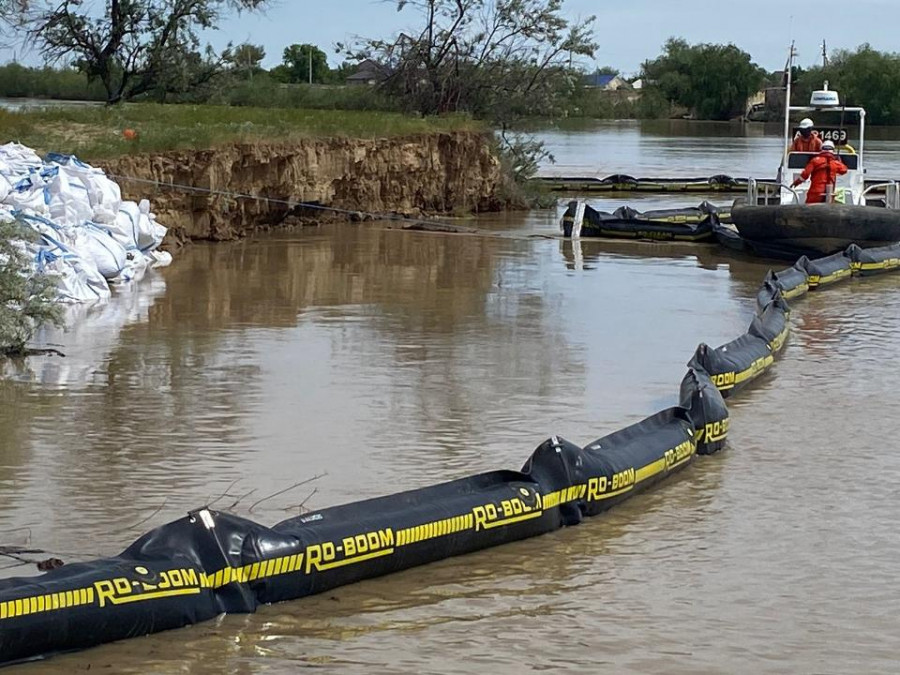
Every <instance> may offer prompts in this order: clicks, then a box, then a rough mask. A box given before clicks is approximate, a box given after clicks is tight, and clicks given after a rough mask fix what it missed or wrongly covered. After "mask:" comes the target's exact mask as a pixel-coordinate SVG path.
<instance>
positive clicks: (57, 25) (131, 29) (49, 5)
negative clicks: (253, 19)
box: [22, 0, 266, 103]
mask: <svg viewBox="0 0 900 675" xmlns="http://www.w3.org/2000/svg"><path fill="white" fill-rule="evenodd" d="M265 4H266V0H108V2H105V3H104V8H103V12H102V15H101V16H98V15H97V10H96V9H94V8H93V7H92V6H85V3H84V2H82V0H35V1H34V2H31V3H30V5H31V7H30V9H29V10H28V11H27V12H26V14H25V15H24V16H23V18H22V25H23V26H25V27H26V28H27V32H28V36H29V37H30V39H31V40H33V41H34V43H35V44H36V45H37V46H38V48H39V49H40V52H41V54H42V55H43V56H44V58H45V59H46V60H48V61H49V62H59V61H61V60H63V59H70V60H74V61H75V62H76V63H77V64H78V65H79V67H80V68H81V69H82V70H83V71H84V72H85V73H86V74H87V75H88V77H89V78H91V79H92V80H95V79H96V80H99V81H100V82H102V83H103V87H104V89H105V90H106V93H107V102H108V103H118V102H119V101H124V100H127V99H129V98H133V97H134V96H137V95H139V94H142V93H145V92H148V91H152V90H154V89H159V87H160V83H161V82H164V81H165V75H166V74H167V73H169V72H171V71H172V70H173V69H176V70H178V71H179V72H180V73H181V74H184V75H187V76H188V79H189V80H190V81H189V82H182V83H181V84H182V86H187V87H190V86H192V85H193V84H194V81H195V80H199V81H200V82H203V81H207V80H208V79H209V78H210V77H211V73H212V72H213V71H215V70H217V69H218V68H219V65H220V64H219V62H218V60H217V59H216V58H215V56H214V54H212V52H211V51H210V50H207V51H206V53H205V55H203V54H201V52H200V50H199V45H200V41H199V38H198V36H197V31H198V30H202V29H211V28H215V26H216V23H217V22H218V20H219V18H220V17H221V16H222V14H223V13H224V12H226V11H228V10H237V11H242V10H256V9H259V8H261V7H263V6H264V5H265ZM186 65H192V66H193V67H192V68H187V69H186V68H185V66H186Z"/></svg>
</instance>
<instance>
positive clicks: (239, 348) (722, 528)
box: [0, 198, 900, 674]
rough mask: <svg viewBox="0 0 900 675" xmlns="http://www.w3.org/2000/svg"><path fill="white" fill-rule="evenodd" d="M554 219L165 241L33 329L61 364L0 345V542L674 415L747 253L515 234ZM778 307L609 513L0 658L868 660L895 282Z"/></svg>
mask: <svg viewBox="0 0 900 675" xmlns="http://www.w3.org/2000/svg"><path fill="white" fill-rule="evenodd" d="M693 199H695V198H693ZM620 201H621V199H620ZM662 203H669V202H666V200H665V199H664V198H663V199H662ZM556 216H557V214H556V213H554V212H552V211H551V212H539V213H532V214H513V215H509V216H490V217H485V218H482V219H481V220H480V221H479V223H478V224H479V226H480V227H483V228H485V229H487V230H495V231H496V232H497V233H499V234H502V235H504V236H500V237H490V236H461V235H444V234H429V233H417V232H403V231H398V230H395V229H388V228H387V227H386V226H385V225H384V224H381V223H370V224H365V225H352V224H348V225H334V226H327V227H321V228H315V229H304V230H298V231H291V232H280V233H273V234H268V235H264V236H259V237H257V238H254V239H252V240H246V241H241V242H236V243H226V244H217V245H204V244H198V245H195V246H191V247H189V248H186V249H184V250H182V251H180V252H179V253H178V255H177V257H176V262H175V264H174V265H173V266H172V267H171V268H169V269H166V270H163V271H161V272H159V273H155V274H153V275H152V276H151V277H149V278H148V279H145V280H144V282H143V283H142V284H141V285H140V286H138V287H137V288H136V289H135V291H134V292H132V293H127V292H123V293H119V294H118V295H117V297H116V298H114V300H113V301H112V302H111V303H109V304H108V305H106V306H104V307H101V308H95V309H93V310H91V311H84V310H82V311H81V315H80V316H79V317H78V320H77V321H76V322H75V323H74V324H73V327H72V328H71V329H69V330H68V331H67V332H62V333H60V332H57V333H52V334H51V333H48V334H45V335H44V336H43V339H44V340H46V341H48V342H52V343H54V344H59V345H61V348H62V349H63V351H65V352H66V353H67V354H68V356H67V357H66V358H65V359H59V358H49V357H47V358H44V357H40V358H34V359H32V360H31V361H30V363H28V364H27V365H21V364H20V365H15V364H13V365H7V368H6V373H5V374H6V377H5V379H4V380H2V381H0V397H2V398H0V401H2V405H0V506H2V508H0V533H2V537H0V538H2V542H0V543H4V544H21V545H26V544H27V545H33V546H36V547H40V548H43V549H46V550H47V551H49V552H51V553H52V554H54V555H58V556H59V557H61V558H63V559H65V560H68V561H74V560H78V559H85V558H92V557H96V556H102V555H114V554H116V553H118V552H119V551H120V550H121V549H122V548H124V546H125V545H126V544H128V543H129V542H131V541H132V540H133V539H135V538H136V537H137V536H139V535H140V534H141V533H143V532H144V531H146V530H148V529H150V528H151V527H153V526H155V525H158V524H161V523H164V522H167V521H169V520H171V519H174V518H177V517H179V516H180V515H182V514H183V513H184V512H185V511H186V510H188V509H190V508H193V507H196V506H198V505H200V504H203V503H205V502H207V501H210V500H216V499H217V498H220V497H221V496H222V495H223V494H225V493H227V495H228V496H227V497H221V498H220V499H219V501H218V503H217V506H220V507H221V506H227V505H228V504H229V503H233V502H237V504H236V505H235V507H234V509H233V510H234V511H235V512H237V513H239V514H241V515H245V516H249V517H252V518H254V519H256V520H258V521H260V522H263V523H272V522H275V521H277V520H281V519H284V518H286V517H288V516H290V515H291V514H296V513H297V512H298V505H299V504H300V503H302V502H305V503H306V505H307V506H309V507H312V508H321V507H325V506H329V505H333V504H337V503H341V502H346V501H350V500H357V499H363V498H366V497H372V496H377V495H383V494H387V493H391V492H395V491H398V490H403V489H410V488H414V487H419V486H425V485H429V484H432V483H435V482H439V481H443V480H448V479H452V478H457V477H461V476H465V475H468V474H471V473H475V472H479V471H486V470H491V469H495V468H518V467H519V466H521V464H522V462H523V461H524V460H525V458H526V457H527V456H528V455H529V453H530V452H531V450H532V449H533V448H534V447H535V446H536V445H537V444H539V443H540V442H541V441H542V440H544V439H545V438H546V437H547V436H549V435H550V434H554V433H556V434H561V435H562V436H564V437H566V438H568V439H570V440H572V441H575V442H579V443H587V442H589V441H591V440H593V439H594V438H597V437H599V436H600V435H603V434H605V433H608V432H610V431H614V430H616V429H618V428H620V427H622V426H624V425H626V424H628V423H631V422H634V421H637V420H638V419H640V418H642V417H643V416H645V415H648V414H651V413H653V412H655V411H657V410H659V409H661V408H663V407H665V406H668V405H671V404H673V403H674V402H675V400H676V396H677V389H678V383H679V381H680V379H681V377H682V376H683V374H684V372H685V363H686V361H687V360H688V359H689V358H690V356H691V354H692V352H693V350H694V348H695V347H696V346H697V344H698V343H699V342H700V341H706V342H709V343H710V344H713V345H718V344H721V343H723V342H725V341H727V340H730V339H731V338H733V337H735V336H736V335H738V334H739V333H741V332H743V331H744V330H745V329H746V326H747V325H748V323H749V321H750V317H751V313H752V311H753V302H754V298H755V294H756V289H757V287H758V285H759V282H760V280H761V279H762V277H763V275H764V273H765V271H766V270H767V269H768V267H769V263H767V262H765V261H753V260H748V259H743V258H736V257H733V256H730V255H728V254H726V253H723V252H721V251H719V250H717V249H716V248H713V247H710V246H698V245H663V244H642V243H616V242H591V241H585V242H582V243H581V244H580V246H578V245H575V244H573V243H572V242H564V241H560V240H556V239H544V238H535V239H529V238H528V236H527V235H530V234H539V233H552V232H554V231H555V228H556ZM793 306H794V313H793V317H792V327H793V333H792V335H791V337H790V339H789V342H788V345H787V347H786V350H785V352H784V356H783V358H781V359H780V360H779V361H778V363H777V365H776V367H775V368H774V370H773V371H772V372H770V373H769V374H767V375H765V376H764V377H763V378H761V380H760V381H758V382H757V383H755V384H754V385H753V386H752V388H751V389H750V390H749V391H747V392H746V393H744V394H743V395H742V396H741V397H740V398H738V399H736V400H734V401H733V402H732V403H731V405H730V408H731V415H732V418H731V419H732V423H731V424H732V426H731V433H730V435H729V446H728V448H727V449H726V451H725V452H723V453H721V454H719V455H717V456H713V457H709V458H699V459H698V460H697V461H696V462H695V463H694V464H693V465H692V466H691V467H689V468H688V469H687V470H686V471H684V472H682V473H681V474H680V475H679V476H677V477H676V478H674V479H673V480H671V481H669V482H666V483H664V484H662V485H661V486H660V487H659V488H658V489H655V490H654V491H652V492H650V493H648V494H644V495H640V496H638V497H636V498H634V499H632V500H630V501H629V502H627V503H626V504H624V505H622V506H621V507H620V508H617V509H615V510H614V511H612V512H611V513H609V514H607V515H605V516H602V517H598V518H595V519H592V520H589V521H586V522H585V523H584V524H582V525H581V526H579V527H575V528H570V529H567V530H564V531H560V532H557V533H554V534H551V535H547V536H544V537H539V538H535V539H530V540H526V541H523V542H518V543H516V544H512V545H508V546H505V547H500V548H496V549H491V550H488V551H484V552H481V553H477V554H473V555H469V556H464V557H460V558H454V559H449V560H445V561H442V562H440V563H437V564H433V565H429V566H426V567H421V568H417V569H413V570H409V571H406V572H402V573H398V574H395V575H392V576H388V577H383V578H381V579H376V580H370V581H366V582H363V583H360V584H356V585H353V586H348V587H343V588H339V589H336V590H334V591H331V592H329V593H326V594H324V595H321V596H316V597H312V598H306V599H301V600H297V601H293V602H288V603H284V604H280V605H276V606H270V607H264V608H261V609H260V610H259V611H258V612H257V613H256V614H254V615H249V616H228V617H223V618H221V619H219V620H217V621H213V622H209V623H205V624H200V625H198V626H195V627H191V628H186V629H183V630H178V631H170V632H167V633H162V634H159V635H154V636H150V637H146V638H138V639H133V640H128V641H124V642H120V643H116V644H112V645H105V646H102V647H99V648H96V649H92V650H89V651H84V652H80V653H76V654H71V655H65V656H61V657H57V658H55V659H52V660H50V661H47V662H44V663H38V664H33V665H28V666H22V667H20V668H18V669H12V670H10V671H9V672H22V673H45V672H46V673H70V672H85V671H87V670H88V669H90V670H91V671H95V670H96V669H105V670H104V671H103V672H117V673H118V672H122V673H172V672H185V673H221V672H229V673H242V674H243V673H248V674H250V673H254V674H255V673H290V672H295V671H296V670H297V669H298V668H301V667H316V668H319V669H320V670H322V671H324V672H351V673H353V672H359V673H363V672H440V673H468V672H498V673H506V672H523V671H526V672H527V671H541V670H568V671H572V672H635V673H648V672H650V673H673V672H674V673H719V672H748V673H750V672H752V673H759V672H773V673H776V672H829V673H830V672H868V673H871V672H895V671H896V661H897V658H898V654H900V627H898V623H897V619H896V614H897V608H898V607H900V565H898V562H897V561H898V559H900V540H898V537H897V531H898V530H897V525H896V515H897V513H898V510H900V488H898V485H900V453H898V447H897V442H896V436H897V434H896V414H897V412H896V411H897V401H898V397H897V393H896V392H897V391H898V390H900V368H898V367H897V365H896V354H897V351H898V347H900V337H898V336H900V275H898V276H890V277H884V278H879V279H872V280H858V279H855V280H852V281H850V282H847V283H844V284H843V285H840V286H836V287H834V288H831V289H827V290H823V291H821V292H818V293H813V294H810V295H809V296H807V297H806V298H804V299H801V300H798V301H796V302H794V304H793ZM319 474H326V475H324V476H323V477H321V478H319V479H317V480H316V481H314V482H313V483H312V484H310V485H305V486H302V487H300V488H296V489H294V490H288V491H287V492H285V493H284V494H281V495H277V496H275V497H272V498H270V499H266V500H265V501H261V502H260V503H257V502H258V501H259V500H262V499H264V498H265V497H267V496H269V495H272V494H273V493H276V492H278V491H280V490H283V489H285V488H289V487H290V486H291V485H293V484H295V483H296V482H298V481H301V480H304V479H307V478H310V477H313V476H316V475H319ZM313 488H315V493H313V494H310V493H311V492H312V490H313ZM5 564H7V563H5V562H4V563H0V565H5ZM0 573H2V574H3V575H6V576H10V575H13V574H23V573H28V574H30V573H31V572H30V571H28V569H27V568H21V567H20V568H12V569H4V570H2V572H0Z"/></svg>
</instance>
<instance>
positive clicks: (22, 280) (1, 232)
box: [0, 219, 62, 355]
mask: <svg viewBox="0 0 900 675" xmlns="http://www.w3.org/2000/svg"><path fill="white" fill-rule="evenodd" d="M33 236H34V233H33V232H32V231H31V230H30V229H28V228H25V227H24V226H22V225H21V224H19V223H17V222H16V221H11V220H2V219H0V263H2V264H0V354H7V355H12V354H24V353H25V352H26V349H25V345H26V343H27V342H28V341H29V340H30V339H31V338H32V336H33V335H34V331H35V329H36V328H37V327H38V326H39V325H41V324H44V323H53V324H56V325H61V322H62V308H61V307H60V306H59V305H58V304H56V303H55V302H54V299H55V297H56V283H55V280H54V279H53V278H51V277H48V276H47V275H43V274H37V275H35V274H34V273H33V271H32V268H31V262H30V257H29V256H28V254H27V252H26V250H25V248H24V246H23V245H22V242H23V241H24V240H26V239H30V238H33Z"/></svg>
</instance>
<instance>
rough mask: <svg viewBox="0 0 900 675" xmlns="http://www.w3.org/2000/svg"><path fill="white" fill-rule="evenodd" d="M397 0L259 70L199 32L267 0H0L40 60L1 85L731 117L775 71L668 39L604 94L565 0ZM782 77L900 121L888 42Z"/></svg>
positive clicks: (588, 23)
mask: <svg viewBox="0 0 900 675" xmlns="http://www.w3.org/2000/svg"><path fill="white" fill-rule="evenodd" d="M395 1H396V2H397V9H398V10H402V11H405V12H407V13H409V12H416V13H418V18H419V21H418V27H417V29H416V30H415V31H408V32H406V33H400V34H399V35H398V36H396V37H394V38H391V39H381V38H371V39H363V40H361V41H359V42H358V43H357V44H353V45H337V50H338V53H339V54H341V55H342V57H343V62H342V63H341V65H339V66H338V67H336V68H332V67H330V66H329V63H328V57H327V54H326V53H325V52H324V51H323V50H322V49H321V48H319V47H318V46H316V45H312V44H292V45H289V46H287V47H285V48H284V50H283V51H282V54H281V56H282V59H281V63H280V64H279V65H277V66H275V67H273V68H270V69H266V68H264V67H263V66H262V63H263V61H264V59H265V57H266V52H265V49H264V48H263V47H262V46H261V45H254V44H251V43H244V44H239V45H236V46H232V45H229V46H228V47H227V48H226V49H225V50H223V51H222V52H220V53H215V52H214V51H213V50H212V49H211V48H210V47H208V46H207V47H205V48H201V45H200V40H199V37H198V31H199V30H201V29H209V28H214V27H215V26H216V25H217V23H218V22H219V20H220V19H221V18H222V16H223V15H224V14H225V13H226V12H228V11H234V10H237V11H259V10H261V9H264V8H265V7H266V4H267V1H266V0H130V2H127V3H125V2H115V1H111V2H109V3H107V4H106V14H105V16H103V17H97V16H93V15H90V14H89V10H88V9H84V8H82V4H81V3H76V2H62V3H59V2H47V1H42V0H0V18H5V20H6V23H7V25H14V26H15V27H16V29H17V30H18V32H19V33H20V34H26V35H28V36H29V39H30V40H31V42H32V43H33V44H34V45H35V46H36V47H37V48H38V49H39V52H40V53H41V55H42V56H43V57H44V59H45V61H46V62H47V64H48V65H45V66H44V67H41V68H28V67H25V66H22V65H19V64H15V63H12V64H7V65H5V66H2V67H0V96H10V97H23V96H24V97H38V98H40V97H48V98H80V99H88V100H101V101H106V102H108V103H116V102H119V101H127V100H151V101H162V102H192V103H204V102H210V103H223V104H233V105H261V106H282V105H284V106H312V107H334V108H344V107H346V108H356V109H366V108H372V109H377V110H401V111H404V112H410V113H415V114H419V115H433V114H445V113H456V112H460V113H466V114H469V115H471V116H473V117H475V118H479V119H485V120H487V121H489V122H491V123H494V124H497V125H499V126H502V127H506V126H508V125H510V124H512V123H514V122H515V121H516V120H519V119H522V118H526V117H551V118H552V117H570V116H584V117H639V118H660V117H671V116H684V115H688V116H691V117H693V118H696V119H709V120H727V119H732V118H735V117H740V116H743V114H744V113H745V112H746V104H747V100H748V98H749V97H750V96H752V95H753V94H755V93H756V92H758V91H760V90H761V89H763V88H765V87H779V86H782V80H783V73H782V72H774V73H772V72H767V71H765V70H764V69H762V68H760V67H759V66H758V65H757V64H756V63H754V62H753V60H752V57H751V55H750V54H749V53H747V52H746V51H743V50H741V49H740V48H739V47H737V46H735V45H733V44H711V43H700V44H689V43H688V42H687V41H685V40H683V39H679V38H671V39H669V40H668V41H667V42H666V43H665V44H664V45H663V48H662V52H661V53H660V54H659V55H658V56H656V57H655V58H653V59H648V60H646V61H645V62H644V63H643V64H642V67H641V71H640V74H639V77H640V79H642V81H643V87H642V89H641V91H640V94H639V95H633V96H628V97H623V96H612V95H609V92H601V91H597V90H593V89H591V88H590V87H585V86H584V76H585V75H587V74H588V73H586V72H585V71H584V70H583V69H581V68H579V66H578V62H579V59H580V58H590V57H592V56H593V54H594V52H595V50H596V48H597V46H598V45H597V44H596V43H595V42H594V37H593V36H594V26H593V22H594V17H587V18H585V19H580V20H578V21H574V22H573V21H570V20H568V19H567V18H565V16H564V14H563V0H395ZM364 59H371V60H372V61H374V62H375V63H377V64H378V66H379V68H380V69H381V72H382V74H383V77H381V78H379V79H380V81H379V82H378V83H377V85H376V86H374V87H370V88H358V89H359V90H358V91H355V92H350V93H347V92H331V93H328V92H322V91H319V92H316V93H313V92H309V91H303V90H302V88H299V87H295V88H293V90H292V91H291V89H292V88H291V87H290V86H289V85H301V84H309V83H312V84H315V85H342V84H345V83H346V81H347V78H348V76H350V75H352V74H353V73H354V72H355V70H356V67H357V64H358V63H359V62H361V61H362V60H364ZM62 64H67V65H62ZM596 72H601V73H608V74H618V71H617V70H616V69H614V68H611V67H604V68H601V69H597V71H596ZM794 79H795V91H796V92H797V94H796V98H795V99H794V100H795V102H796V101H798V100H800V99H801V98H803V97H806V96H808V94H809V92H811V91H812V90H813V89H817V88H820V87H821V85H822V82H823V80H826V79H827V80H829V81H830V83H831V86H832V88H836V89H838V90H839V91H840V92H841V95H842V97H843V98H844V100H845V102H846V103H847V104H850V105H863V106H865V107H866V108H867V109H868V110H869V115H870V117H869V120H870V121H871V122H872V123H874V124H898V123H900V55H898V54H893V53H885V52H879V51H877V50H874V49H872V48H871V47H870V46H869V45H862V46H860V47H858V48H857V49H856V50H853V51H850V50H840V51H837V52H834V53H833V54H832V56H831V58H830V60H829V61H828V64H827V66H816V67H812V68H807V69H803V68H796V69H795V71H794ZM364 89H365V91H363V90H364Z"/></svg>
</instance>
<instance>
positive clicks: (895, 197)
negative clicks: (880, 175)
mask: <svg viewBox="0 0 900 675" xmlns="http://www.w3.org/2000/svg"><path fill="white" fill-rule="evenodd" d="M876 190H877V191H881V190H884V205H885V207H887V208H889V209H900V183H898V182H897V181H891V182H889V183H876V184H875V185H870V186H869V187H867V188H866V189H865V190H863V193H862V203H863V204H865V203H866V202H865V199H866V195H868V194H869V193H870V192H875V191H876Z"/></svg>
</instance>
